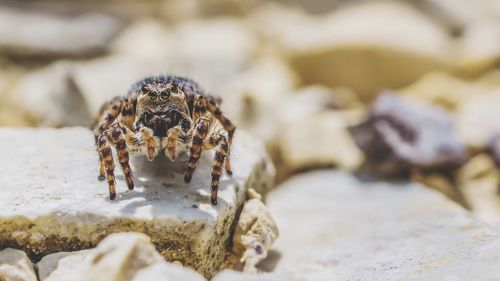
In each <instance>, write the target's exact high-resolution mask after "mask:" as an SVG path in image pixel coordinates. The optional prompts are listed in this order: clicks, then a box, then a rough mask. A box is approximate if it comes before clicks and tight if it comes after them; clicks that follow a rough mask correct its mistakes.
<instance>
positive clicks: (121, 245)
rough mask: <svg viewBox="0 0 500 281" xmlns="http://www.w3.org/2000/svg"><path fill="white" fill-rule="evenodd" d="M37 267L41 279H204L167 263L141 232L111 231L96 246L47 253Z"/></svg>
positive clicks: (115, 280)
mask: <svg viewBox="0 0 500 281" xmlns="http://www.w3.org/2000/svg"><path fill="white" fill-rule="evenodd" d="M38 269H39V272H40V279H41V281H62V280H64V281H87V280H89V281H90V280H96V281H98V280H110V281H130V280H158V279H157V278H158V277H159V276H161V275H164V276H165V278H167V277H168V278H171V279H164V280H180V278H182V277H184V278H182V280H189V281H191V280H193V281H198V280H205V279H204V278H203V277H202V276H201V275H200V274H199V273H196V272H195V271H193V270H192V269H187V268H183V267H182V266H180V265H174V264H170V263H167V262H165V261H164V260H163V257H162V256H161V255H160V254H159V253H158V252H157V251H156V250H155V248H154V246H153V245H152V244H151V241H150V239H149V237H147V236H146V235H144V234H141V233H116V234H111V235H109V236H108V237H106V238H105V239H104V240H103V241H102V242H101V243H99V245H98V246H97V248H94V249H91V250H82V251H77V252H73V253H56V254H51V255H48V256H45V257H44V258H43V259H42V260H41V261H40V262H39V263H38ZM154 274H156V278H154V279H153V278H152V279H145V278H148V276H149V277H151V276H154Z"/></svg>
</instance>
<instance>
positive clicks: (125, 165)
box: [110, 126, 134, 190]
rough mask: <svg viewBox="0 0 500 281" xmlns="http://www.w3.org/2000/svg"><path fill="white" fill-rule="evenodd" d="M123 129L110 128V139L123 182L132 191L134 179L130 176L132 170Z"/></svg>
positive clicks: (117, 127)
mask: <svg viewBox="0 0 500 281" xmlns="http://www.w3.org/2000/svg"><path fill="white" fill-rule="evenodd" d="M123 132H124V129H123V128H121V127H119V126H116V127H112V128H111V133H110V135H111V136H110V139H111V143H113V145H114V146H115V149H116V154H117V155H118V161H119V162H120V165H121V166H122V170H123V174H124V175H125V180H126V181H127V187H128V189H129V190H132V189H134V177H133V176H132V169H131V168H130V164H129V159H130V158H129V153H128V150H127V143H126V141H125V136H124V133H123Z"/></svg>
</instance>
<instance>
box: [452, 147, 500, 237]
mask: <svg viewBox="0 0 500 281" xmlns="http://www.w3.org/2000/svg"><path fill="white" fill-rule="evenodd" d="M457 182H458V188H459V190H460V191H461V192H462V194H463V195H464V198H465V201H466V204H467V206H468V207H469V208H470V210H471V211H472V213H473V214H474V215H475V216H477V217H478V218H479V219H481V220H483V221H485V222H487V223H489V224H491V225H494V226H496V227H500V196H499V193H498V187H499V186H500V178H499V176H498V168H497V167H496V165H495V163H494V161H493V159H492V158H491V157H489V156H488V155H486V154H479V155H477V156H474V158H472V159H471V160H469V161H468V162H467V163H466V164H465V165H464V166H463V167H462V168H461V169H460V170H459V171H458V175H457Z"/></svg>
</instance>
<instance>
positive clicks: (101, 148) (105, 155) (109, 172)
mask: <svg viewBox="0 0 500 281" xmlns="http://www.w3.org/2000/svg"><path fill="white" fill-rule="evenodd" d="M106 133H107V132H104V133H102V134H101V135H100V136H99V137H98V140H97V146H98V152H99V159H101V163H102V166H103V168H104V170H105V172H106V176H107V179H108V187H109V199H111V200H113V199H115V197H116V187H115V174H114V172H115V162H114V160H113V154H112V152H111V142H110V141H109V139H108V137H107V136H106Z"/></svg>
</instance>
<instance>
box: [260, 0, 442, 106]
mask: <svg viewBox="0 0 500 281" xmlns="http://www.w3.org/2000/svg"><path fill="white" fill-rule="evenodd" d="M276 10H277V9H267V10H259V11H257V12H256V15H254V18H255V21H257V22H258V24H257V28H258V30H260V32H261V33H263V34H264V36H265V37H267V38H273V39H274V40H275V41H277V42H278V46H279V47H280V48H281V49H282V51H283V52H284V53H285V54H286V56H287V57H288V58H289V59H290V62H291V65H292V67H293V68H294V69H296V70H297V72H298V74H299V76H300V77H301V78H302V80H303V82H304V83H305V84H314V83H321V84H324V85H327V86H331V87H338V86H346V87H349V88H352V89H353V90H354V91H355V92H356V93H358V94H359V95H360V97H361V98H362V99H363V100H365V101H366V100H373V99H374V98H375V95H376V94H377V93H379V92H380V91H381V90H384V89H387V88H389V89H391V88H392V89H394V88H400V87H403V86H405V85H407V84H409V83H411V82H413V81H415V80H416V79H418V78H420V77H422V76H423V75H424V74H426V73H428V72H429V71H433V70H445V71H447V70H449V69H450V61H449V60H450V56H451V55H450V53H451V52H450V48H451V46H452V43H451V40H450V38H449V36H448V34H447V33H446V31H445V30H444V29H442V28H441V27H440V26H439V25H437V24H435V23H434V22H432V21H431V20H430V19H428V18H427V17H426V16H425V15H423V14H421V13H420V12H418V10H416V9H414V8H413V7H411V6H409V5H407V4H405V3H402V2H396V1H366V2H363V3H358V4H357V5H350V6H348V7H346V8H341V9H338V10H335V11H333V12H331V13H329V14H326V15H323V16H319V17H315V18H313V17H309V16H307V15H306V14H304V13H300V12H298V11H285V12H279V11H276ZM298 34H300V36H297V35H298Z"/></svg>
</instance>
